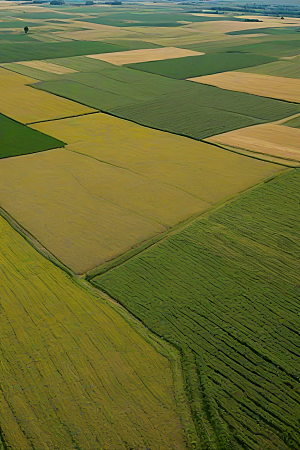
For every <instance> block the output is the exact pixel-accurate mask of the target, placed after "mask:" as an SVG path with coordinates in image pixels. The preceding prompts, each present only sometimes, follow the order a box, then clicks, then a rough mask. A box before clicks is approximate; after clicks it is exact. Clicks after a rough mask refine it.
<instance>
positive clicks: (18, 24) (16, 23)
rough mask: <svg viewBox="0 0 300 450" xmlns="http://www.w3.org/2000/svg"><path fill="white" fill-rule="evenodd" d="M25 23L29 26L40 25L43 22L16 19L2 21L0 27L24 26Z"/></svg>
mask: <svg viewBox="0 0 300 450" xmlns="http://www.w3.org/2000/svg"><path fill="white" fill-rule="evenodd" d="M25 25H27V26H28V27H39V26H40V25H42V24H41V23H28V22H25V21H24V22H23V21H21V20H16V21H15V22H0V28H24V27H25Z"/></svg>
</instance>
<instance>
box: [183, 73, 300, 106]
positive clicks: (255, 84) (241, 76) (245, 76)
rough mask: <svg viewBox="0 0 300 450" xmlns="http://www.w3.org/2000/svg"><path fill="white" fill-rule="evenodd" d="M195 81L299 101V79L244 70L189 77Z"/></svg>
mask: <svg viewBox="0 0 300 450" xmlns="http://www.w3.org/2000/svg"><path fill="white" fill-rule="evenodd" d="M189 80H190V81H195V82H196V83H203V84H210V85H212V86H217V87H219V88H222V89H229V90H231V91H239V92H247V93H248V94H254V95H259V96H261V97H271V98H277V99H280V100H286V101H288V102H295V103H300V80H296V79H293V78H283V77H273V76H270V75H258V74H256V73H245V72H223V73H216V74H214V75H206V76H204V77H195V78H189Z"/></svg>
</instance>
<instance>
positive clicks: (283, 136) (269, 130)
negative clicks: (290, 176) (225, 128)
mask: <svg viewBox="0 0 300 450" xmlns="http://www.w3.org/2000/svg"><path fill="white" fill-rule="evenodd" d="M297 119H298V122H299V118H297ZM297 119H296V120H297ZM294 120H295V119H294ZM284 125H285V124H284ZM206 141H207V142H211V143H214V144H220V145H228V146H230V147H234V148H238V149H243V150H250V151H252V152H258V153H263V154H266V155H271V156H276V157H279V158H284V159H291V160H294V161H299V162H300V145H299V142H300V130H298V129H291V128H288V127H285V126H283V125H277V124H273V123H265V124H263V125H255V126H254V127H247V128H242V129H240V130H235V131H230V132H229V133H224V134H219V135H217V136H213V137H211V138H208V139H206Z"/></svg>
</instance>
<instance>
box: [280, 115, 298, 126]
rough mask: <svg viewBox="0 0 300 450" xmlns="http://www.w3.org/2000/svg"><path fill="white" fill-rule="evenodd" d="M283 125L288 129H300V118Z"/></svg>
mask: <svg viewBox="0 0 300 450" xmlns="http://www.w3.org/2000/svg"><path fill="white" fill-rule="evenodd" d="M283 125H286V126H287V127H292V128H300V117H295V118H294V119H291V120H289V121H288V122H285V123H284V124H283Z"/></svg>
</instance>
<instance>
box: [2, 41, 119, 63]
mask: <svg viewBox="0 0 300 450" xmlns="http://www.w3.org/2000/svg"><path fill="white" fill-rule="evenodd" d="M124 50H127V48H126V47H121V46H118V45H113V44H106V43H105V42H88V41H68V42H51V43H50V42H32V43H31V42H29V43H26V46H24V45H23V44H22V43H21V44H19V43H17V44H11V43H3V44H0V63H1V62H17V61H30V60H33V59H34V60H38V59H47V58H59V57H62V58H63V57H67V56H68V57H69V56H80V55H88V54H95V53H110V52H121V51H124Z"/></svg>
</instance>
